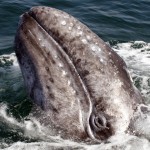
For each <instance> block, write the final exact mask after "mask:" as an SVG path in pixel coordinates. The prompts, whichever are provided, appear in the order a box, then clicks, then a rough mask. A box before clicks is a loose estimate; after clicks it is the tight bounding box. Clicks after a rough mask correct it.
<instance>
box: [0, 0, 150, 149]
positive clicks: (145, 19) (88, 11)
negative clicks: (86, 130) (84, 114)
mask: <svg viewBox="0 0 150 150" xmlns="http://www.w3.org/2000/svg"><path fill="white" fill-rule="evenodd" d="M37 5H44V6H50V7H55V8H58V9H61V10H63V11H66V12H68V13H69V14H71V15H73V16H74V17H76V18H78V19H79V20H80V21H81V22H83V23H84V24H86V25H87V26H88V27H89V28H90V29H91V30H93V31H94V32H95V33H96V34H98V35H99V36H100V37H101V38H102V39H103V40H104V41H105V42H106V43H107V44H109V45H110V46H111V47H112V48H113V49H114V50H115V51H116V52H117V53H118V54H119V55H120V56H121V57H122V58H123V59H124V60H125V62H126V63H127V66H128V68H129V71H130V73H131V76H132V78H133V81H134V83H135V85H136V86H137V88H138V89H139V90H140V92H141V93H142V96H143V97H144V100H145V103H146V104H147V108H148V110H149V112H150V71H149V70H150V1H148V0H138V1H137V0H132V1H129V0H126V1H123V0H120V1H116V0H114V1H111V2H110V1H106V0H105V1H104V0H101V1H96V0H82V1H81V0H80V1H79V0H74V1H72V0H63V1H62V0H55V1H52V0H51V1H50V0H30V1H29V0H22V1H19V0H11V1H8V0H5V1H2V0H0V29H1V30H0V149H5V150H14V149H15V150H32V149H34V150H41V149H45V150H49V149H68V150H70V149H89V150H96V149H100V150H148V149H150V142H149V140H150V113H146V114H143V113H142V112H139V113H140V116H141V118H142V119H140V120H139V122H138V120H137V127H138V128H139V133H140V134H139V135H138V136H135V135H128V134H124V135H115V136H113V137H111V138H110V139H109V142H107V143H101V144H97V145H87V144H84V143H76V142H73V141H71V140H65V139H61V138H60V137H58V136H56V137H55V136H51V135H50V133H48V132H47V129H45V127H44V126H42V125H41V124H40V123H39V122H38V121H37V120H35V119H31V120H27V119H25V117H26V116H27V115H28V113H29V112H30V110H31V108H32V103H31V102H30V100H29V98H28V97H27V93H26V90H25V88H24V84H23V79H22V75H21V72H20V68H19V66H18V63H17V59H16V56H15V53H14V49H13V42H14V36H15V33H16V29H17V25H18V21H19V16H20V15H21V14H22V13H24V12H25V11H28V10H29V9H30V8H31V7H32V6H37ZM141 120H142V121H141Z"/></svg>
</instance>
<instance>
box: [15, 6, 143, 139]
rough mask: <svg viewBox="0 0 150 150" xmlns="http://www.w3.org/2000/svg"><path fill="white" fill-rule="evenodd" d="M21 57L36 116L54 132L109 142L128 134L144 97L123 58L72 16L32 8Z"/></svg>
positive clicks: (22, 28)
mask: <svg viewBox="0 0 150 150" xmlns="http://www.w3.org/2000/svg"><path fill="white" fill-rule="evenodd" d="M15 50H16V55H17V58H18V61H19V64H20V67H21V70H22V74H23V77H24V80H25V84H26V87H27V90H28V93H29V96H30V97H31V99H32V100H33V101H34V102H35V103H36V104H37V107H36V109H37V110H34V112H32V114H33V116H36V117H37V118H38V119H39V121H40V122H41V123H43V124H44V125H46V126H49V127H50V128H51V129H53V131H54V134H56V135H58V134H59V135H61V136H62V137H64V138H72V139H74V140H86V139H87V138H91V139H93V140H104V139H107V138H108V137H110V136H111V135H113V134H115V133H120V132H125V131H127V129H128V126H129V123H130V120H131V119H132V117H133V114H134V111H135V110H136V107H137V104H139V103H141V102H142V98H141V96H140V94H139V92H138V91H137V89H136V88H135V87H134V85H133V83H132V81H131V78H130V76H129V74H128V71H127V67H126V64H125V62H124V61H123V59H122V58H121V57H120V56H118V55H117V54H116V53H115V52H114V51H113V50H112V49H111V48H110V47H109V46H108V45H107V44H106V43H105V42H103V41H102V40H101V39H100V38H99V37H98V36H97V35H96V34H94V33H93V32H92V31H91V30H90V29H89V28H88V27H87V26H85V25H83V24H82V23H81V22H79V21H78V20H77V19H75V18H74V17H72V16H70V15H69V14H67V13H65V12H63V11H60V10H57V9H54V8H50V7H33V8H32V9H30V11H29V12H27V13H25V14H23V15H22V16H21V19H20V24H19V28H18V31H17V34H16V39H15Z"/></svg>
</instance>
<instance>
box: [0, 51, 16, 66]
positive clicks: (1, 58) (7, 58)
mask: <svg viewBox="0 0 150 150" xmlns="http://www.w3.org/2000/svg"><path fill="white" fill-rule="evenodd" d="M0 62H1V63H2V65H6V63H11V64H10V65H13V66H16V67H18V62H17V58H16V55H15V53H11V54H5V55H0Z"/></svg>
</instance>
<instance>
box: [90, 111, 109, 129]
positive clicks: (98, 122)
mask: <svg viewBox="0 0 150 150" xmlns="http://www.w3.org/2000/svg"><path fill="white" fill-rule="evenodd" d="M90 124H91V126H92V128H93V129H94V131H96V132H98V131H102V130H105V129H109V128H108V127H107V120H106V118H105V117H104V115H103V114H101V113H99V114H97V115H94V114H92V115H91V118H90Z"/></svg>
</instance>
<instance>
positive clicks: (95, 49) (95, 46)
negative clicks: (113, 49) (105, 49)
mask: <svg viewBox="0 0 150 150" xmlns="http://www.w3.org/2000/svg"><path fill="white" fill-rule="evenodd" d="M91 50H92V51H94V52H100V51H101V48H100V47H99V46H97V45H94V44H91Z"/></svg>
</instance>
